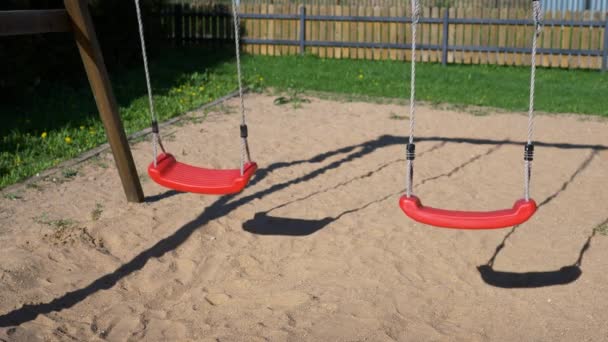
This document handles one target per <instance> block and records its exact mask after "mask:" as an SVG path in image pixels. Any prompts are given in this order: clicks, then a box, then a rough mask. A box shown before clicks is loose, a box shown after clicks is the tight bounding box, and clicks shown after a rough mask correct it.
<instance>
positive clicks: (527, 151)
mask: <svg viewBox="0 0 608 342" xmlns="http://www.w3.org/2000/svg"><path fill="white" fill-rule="evenodd" d="M532 12H533V13H532V16H533V20H534V26H535V30H534V34H533V35H532V53H531V63H530V64H531V67H530V102H529V107H528V137H527V142H526V145H525V147H524V162H525V165H524V199H525V200H526V201H529V200H530V178H531V174H532V160H533V157H534V143H533V140H532V138H533V134H534V90H535V83H536V50H537V45H538V44H537V40H538V36H540V33H541V31H542V7H541V3H540V0H533V1H532ZM419 20H420V0H412V61H411V76H410V77H411V80H410V117H409V123H410V132H409V140H408V144H407V146H406V160H407V179H406V197H408V198H409V197H411V196H412V194H413V183H414V181H413V180H414V159H415V157H416V145H415V144H414V126H415V123H416V104H415V99H416V29H417V26H418V22H419Z"/></svg>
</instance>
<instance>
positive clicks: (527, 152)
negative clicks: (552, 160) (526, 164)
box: [524, 143, 534, 161]
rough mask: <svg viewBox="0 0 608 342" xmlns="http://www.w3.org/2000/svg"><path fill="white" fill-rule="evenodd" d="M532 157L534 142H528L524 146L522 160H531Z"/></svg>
mask: <svg viewBox="0 0 608 342" xmlns="http://www.w3.org/2000/svg"><path fill="white" fill-rule="evenodd" d="M533 159H534V144H532V143H529V144H526V146H524V160H525V161H532V160H533Z"/></svg>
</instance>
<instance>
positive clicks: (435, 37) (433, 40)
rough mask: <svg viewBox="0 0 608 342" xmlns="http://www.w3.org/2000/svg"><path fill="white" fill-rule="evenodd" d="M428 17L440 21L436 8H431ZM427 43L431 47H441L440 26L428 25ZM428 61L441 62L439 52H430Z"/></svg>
mask: <svg viewBox="0 0 608 342" xmlns="http://www.w3.org/2000/svg"><path fill="white" fill-rule="evenodd" d="M429 10H430V17H431V18H433V19H440V17H439V8H437V7H436V6H433V7H431V8H430V9H429ZM429 26H430V27H429V43H430V44H433V45H441V39H440V34H439V32H441V29H440V27H441V26H440V24H431V25H429ZM429 60H430V61H431V62H434V63H436V62H440V61H441V51H440V50H432V51H430V56H429Z"/></svg>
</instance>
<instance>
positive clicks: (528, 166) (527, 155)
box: [524, 0, 542, 201]
mask: <svg viewBox="0 0 608 342" xmlns="http://www.w3.org/2000/svg"><path fill="white" fill-rule="evenodd" d="M532 19H533V20H534V33H533V34H532V56H531V60H530V103H529V106H528V142H527V143H526V146H525V150H524V162H525V165H524V198H525V200H526V201H528V200H530V178H531V176H532V159H533V157H534V143H533V142H532V137H533V134H534V89H535V85H536V49H537V40H538V36H540V33H541V31H542V7H541V3H540V1H539V0H534V1H532Z"/></svg>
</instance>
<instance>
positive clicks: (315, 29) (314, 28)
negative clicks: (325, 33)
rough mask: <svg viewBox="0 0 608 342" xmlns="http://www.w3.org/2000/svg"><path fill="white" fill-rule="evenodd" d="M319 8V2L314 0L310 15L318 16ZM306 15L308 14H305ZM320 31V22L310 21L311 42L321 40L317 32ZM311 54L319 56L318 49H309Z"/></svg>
mask: <svg viewBox="0 0 608 342" xmlns="http://www.w3.org/2000/svg"><path fill="white" fill-rule="evenodd" d="M320 8H321V6H320V5H319V0H314V1H313V5H312V6H311V13H310V14H311V15H319V11H320ZM306 13H308V12H306ZM320 30H321V22H320V21H311V37H310V39H311V40H321V39H320V37H321V36H320V35H319V31H320ZM311 51H312V53H313V54H314V55H316V56H320V49H319V48H318V47H313V48H312V49H311Z"/></svg>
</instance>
